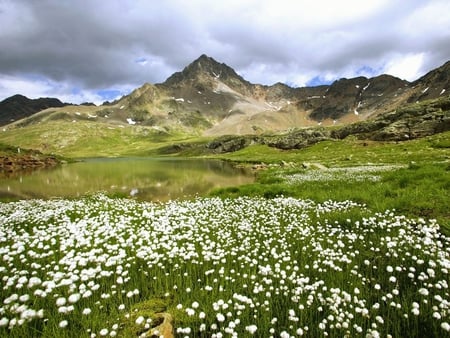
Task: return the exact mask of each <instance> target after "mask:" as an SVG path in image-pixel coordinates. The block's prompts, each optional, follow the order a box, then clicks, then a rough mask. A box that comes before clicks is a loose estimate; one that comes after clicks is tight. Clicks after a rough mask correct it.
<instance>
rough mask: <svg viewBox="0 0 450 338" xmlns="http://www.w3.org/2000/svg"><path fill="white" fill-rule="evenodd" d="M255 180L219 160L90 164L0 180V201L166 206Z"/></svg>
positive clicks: (93, 161)
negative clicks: (97, 197)
mask: <svg viewBox="0 0 450 338" xmlns="http://www.w3.org/2000/svg"><path fill="white" fill-rule="evenodd" d="M253 181H254V177H253V175H252V174H251V173H250V172H249V171H246V170H244V169H239V168H235V167H233V166H232V165H231V164H230V163H227V162H223V161H218V160H202V159H165V158H164V159H156V158H119V159H117V158H115V159H88V160H85V161H83V162H77V163H71V164H64V165H61V166H59V167H57V168H54V169H46V170H39V171H34V172H32V173H29V174H22V175H18V176H15V177H9V178H8V177H0V200H7V199H11V198H14V199H17V198H20V199H29V198H44V199H48V198H53V197H79V196H83V195H85V194H88V193H95V192H99V191H104V192H106V193H108V194H117V195H119V196H130V197H135V198H138V199H140V200H148V201H166V200H169V199H177V198H189V197H192V196H195V195H197V194H198V195H204V194H206V193H208V192H209V191H211V190H212V189H213V188H219V187H227V186H237V185H242V184H246V183H250V182H253Z"/></svg>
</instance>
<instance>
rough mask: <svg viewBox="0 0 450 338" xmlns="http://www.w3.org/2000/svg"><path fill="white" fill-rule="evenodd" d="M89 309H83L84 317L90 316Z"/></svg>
mask: <svg viewBox="0 0 450 338" xmlns="http://www.w3.org/2000/svg"><path fill="white" fill-rule="evenodd" d="M91 312H92V311H91V309H90V308H85V309H83V312H82V313H83V314H84V315H85V316H87V315H89V314H91Z"/></svg>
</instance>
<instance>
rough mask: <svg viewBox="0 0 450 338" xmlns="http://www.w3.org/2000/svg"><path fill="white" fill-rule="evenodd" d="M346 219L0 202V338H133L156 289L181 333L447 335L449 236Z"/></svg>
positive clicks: (334, 205)
mask: <svg viewBox="0 0 450 338" xmlns="http://www.w3.org/2000/svg"><path fill="white" fill-rule="evenodd" d="M358 210H360V211H363V212H362V214H364V215H366V214H367V212H368V211H367V210H366V209H365V207H364V206H361V205H358V204H356V203H354V202H351V201H340V202H336V201H326V202H324V203H314V202H312V201H307V200H306V201H305V200H297V199H293V198H275V199H271V200H268V199H258V198H244V197H242V198H237V199H224V200H222V199H219V198H198V199H195V200H192V201H171V202H167V203H163V204H160V203H143V202H137V201H133V200H121V199H109V198H107V197H105V196H103V195H97V196H94V197H90V198H85V199H80V200H51V201H40V200H35V201H21V202H14V203H0V280H1V281H2V284H1V289H0V336H12V337H14V336H30V337H32V336H35V335H36V327H39V328H45V330H49V331H48V332H52V334H53V333H55V334H56V336H58V334H57V333H58V332H61V334H60V336H67V335H68V332H69V331H70V332H71V335H72V334H73V335H76V333H74V331H73V330H81V331H80V334H79V336H85V335H86V333H88V335H89V336H91V337H107V336H108V337H114V336H116V335H117V336H121V334H122V333H121V330H123V329H126V325H131V326H135V327H139V328H140V329H139V330H140V331H139V332H135V333H134V335H135V336H139V335H140V334H142V332H144V333H145V332H147V331H146V330H149V329H150V328H151V327H153V325H154V323H153V322H152V319H151V318H150V317H149V316H148V315H146V314H143V313H140V312H139V311H137V310H136V309H135V308H134V307H135V306H136V305H138V304H141V303H144V304H145V302H146V300H148V299H151V298H152V297H155V294H157V295H161V296H162V295H164V299H166V300H167V302H172V303H171V304H170V308H171V309H173V312H174V313H176V314H178V315H179V316H180V317H179V318H177V320H176V321H175V323H176V325H177V326H176V328H175V332H176V334H177V335H180V336H187V337H196V336H207V337H225V336H227V337H228V336H232V337H237V336H255V337H296V336H312V337H315V336H348V337H358V336H360V337H381V336H384V337H386V336H388V337H389V336H396V335H398V333H399V332H410V330H421V329H422V328H423V330H426V331H424V332H415V333H414V334H415V335H416V336H427V337H443V336H445V335H448V332H449V331H450V325H449V322H450V294H449V292H450V291H449V282H448V281H449V271H450V241H449V239H448V238H446V237H445V236H443V235H442V234H441V233H440V232H439V226H438V225H437V223H436V222H435V221H433V220H428V221H427V220H423V219H419V220H412V219H408V218H406V217H404V216H400V215H396V214H394V213H393V212H391V211H386V212H385V213H381V214H372V215H371V216H370V217H362V216H361V217H357V219H353V218H352V217H353V216H354V215H355V214H357V212H356V211H358ZM340 213H342V215H344V216H342V217H340V218H339V221H336V219H335V218H334V217H336V215H339V214H340ZM345 215H353V216H345ZM342 220H344V221H342ZM342 223H344V224H342ZM183 321H184V322H183ZM425 322H426V323H427V325H422V324H423V323H425ZM127 323H128V324H127Z"/></svg>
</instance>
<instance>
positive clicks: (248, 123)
mask: <svg viewBox="0 0 450 338" xmlns="http://www.w3.org/2000/svg"><path fill="white" fill-rule="evenodd" d="M449 79H450V61H449V62H446V63H445V64H444V65H443V66H441V67H439V68H436V69H434V70H432V71H430V72H428V73H427V74H425V75H424V76H423V77H421V78H419V79H417V80H416V81H414V82H408V81H405V80H401V79H399V78H396V77H394V76H391V75H386V74H382V75H379V76H375V77H372V78H366V77H355V78H351V79H346V78H342V79H339V80H336V81H334V82H333V83H332V84H330V85H321V86H314V87H297V88H293V87H290V86H288V85H286V84H283V83H279V82H278V83H275V84H273V85H270V86H268V85H261V84H253V83H251V82H249V81H247V80H246V79H244V78H243V77H242V76H240V75H239V74H237V73H236V71H235V70H234V69H233V68H232V67H230V66H228V65H226V64H225V63H220V62H218V61H216V60H215V59H214V58H212V57H209V56H207V55H205V54H202V55H201V56H200V57H199V58H197V59H196V60H194V61H193V62H192V63H190V64H189V65H187V66H186V67H185V68H184V69H183V70H181V71H179V72H175V73H174V74H172V75H171V76H169V77H168V78H167V79H166V80H165V81H164V82H162V83H158V84H150V83H146V84H144V85H143V86H141V87H139V88H136V89H135V90H134V91H132V92H131V93H130V94H129V95H125V96H123V97H122V98H120V99H118V100H116V101H114V102H113V103H109V104H107V105H106V104H103V105H101V106H95V107H93V106H91V107H78V108H76V109H72V108H65V107H57V108H50V109H47V110H44V111H41V112H39V113H38V114H36V112H34V113H32V114H31V115H32V116H30V117H28V118H25V119H22V120H21V121H19V122H16V125H21V126H24V125H27V124H30V123H38V122H39V121H44V120H47V119H55V118H59V119H66V120H71V121H77V120H79V119H88V120H95V121H98V122H102V123H108V124H113V125H127V124H132V125H134V124H137V125H143V126H148V127H153V128H155V129H160V130H163V131H165V132H173V131H181V132H185V133H191V134H197V135H207V136H208V135H209V136H215V135H226V134H238V135H241V134H259V133H263V132H278V131H283V130H287V129H290V128H302V127H310V126H316V125H324V126H326V125H330V126H331V125H346V124H349V123H353V122H358V121H364V120H367V119H371V118H375V117H376V116H378V115H380V114H383V113H386V112H389V111H394V110H395V109H397V108H399V107H401V106H402V105H405V104H408V103H413V102H419V101H423V100H428V99H433V98H438V97H440V96H446V95H448V94H449V93H450V80H449ZM3 115H4V111H2V110H1V109H0V116H3ZM50 115H52V117H50Z"/></svg>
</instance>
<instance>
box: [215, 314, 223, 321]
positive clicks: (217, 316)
mask: <svg viewBox="0 0 450 338" xmlns="http://www.w3.org/2000/svg"><path fill="white" fill-rule="evenodd" d="M216 318H217V321H219V322H223V321H225V316H224V315H223V314H221V313H218V314H217V315H216Z"/></svg>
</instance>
